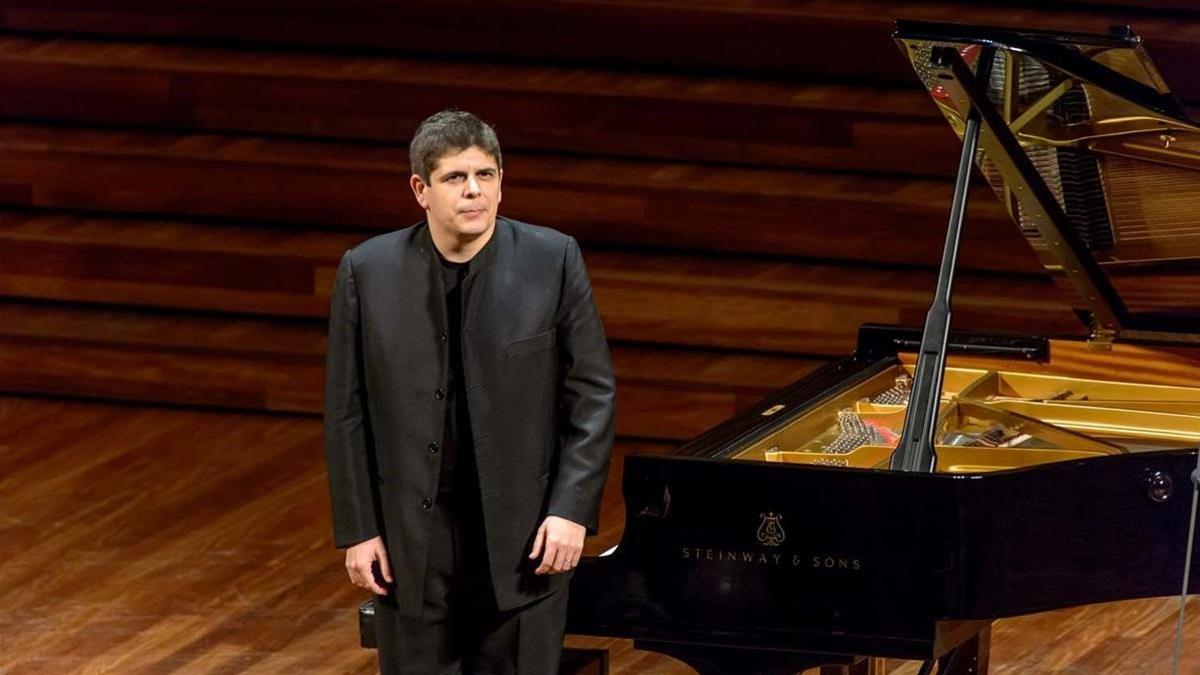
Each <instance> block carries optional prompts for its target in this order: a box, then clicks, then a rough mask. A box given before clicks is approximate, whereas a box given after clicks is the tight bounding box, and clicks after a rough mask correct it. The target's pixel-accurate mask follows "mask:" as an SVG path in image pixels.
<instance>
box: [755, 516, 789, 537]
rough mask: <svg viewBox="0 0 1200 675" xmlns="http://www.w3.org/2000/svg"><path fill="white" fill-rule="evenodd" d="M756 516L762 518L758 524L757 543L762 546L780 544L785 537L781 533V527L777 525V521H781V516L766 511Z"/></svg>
mask: <svg viewBox="0 0 1200 675" xmlns="http://www.w3.org/2000/svg"><path fill="white" fill-rule="evenodd" d="M758 515H759V516H760V517H761V518H762V522H761V523H759V524H758V543H760V544H762V545H763V546H778V545H780V544H782V543H783V540H784V538H785V537H787V535H786V534H784V532H783V525H780V524H779V521H781V520H783V514H780V513H775V512H774V511H768V512H766V513H760V514H758Z"/></svg>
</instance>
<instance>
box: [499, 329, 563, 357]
mask: <svg viewBox="0 0 1200 675" xmlns="http://www.w3.org/2000/svg"><path fill="white" fill-rule="evenodd" d="M557 334H558V331H557V330H556V329H554V328H551V329H550V330H548V331H545V332H542V333H538V334H537V335H531V336H529V337H527V338H521V339H519V340H513V341H512V342H510V343H508V345H506V346H505V347H504V352H505V353H506V354H508V355H509V356H517V355H519V354H528V353H530V352H536V351H540V350H542V349H549V348H550V347H553V346H554V341H555V338H556V337H557Z"/></svg>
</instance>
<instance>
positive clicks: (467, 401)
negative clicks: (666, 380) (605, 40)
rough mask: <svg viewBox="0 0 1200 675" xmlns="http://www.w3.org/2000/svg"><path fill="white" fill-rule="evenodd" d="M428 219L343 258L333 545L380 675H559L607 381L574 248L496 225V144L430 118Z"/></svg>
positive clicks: (607, 403)
mask: <svg viewBox="0 0 1200 675" xmlns="http://www.w3.org/2000/svg"><path fill="white" fill-rule="evenodd" d="M409 159H410V162H411V164H412V171H413V176H412V178H411V181H410V182H411V187H412V190H413V194H414V195H415V196H416V200H417V203H418V204H420V205H421V207H422V208H423V209H424V210H425V220H424V221H423V222H421V223H418V224H416V225H414V226H412V227H408V228H405V229H402V230H397V231H395V232H391V233H388V234H385V235H381V236H377V237H374V238H372V239H369V240H367V241H366V242H363V243H362V244H360V245H358V246H356V247H354V248H353V249H351V250H349V251H347V252H346V253H345V255H343V256H342V260H341V263H340V264H339V266H338V270H337V276H336V279H335V281H334V288H333V297H332V299H331V304H330V317H329V351H328V360H327V376H326V377H327V381H326V391H325V448H326V460H327V463H328V468H329V485H330V493H331V496H332V504H333V523H334V539H335V543H336V545H337V546H338V547H345V548H346V569H347V571H348V573H349V575H350V579H351V581H352V582H353V583H355V584H356V585H358V586H361V587H362V588H365V589H368V590H370V591H372V592H373V593H375V594H376V596H377V601H378V602H377V604H378V607H377V610H376V631H377V637H378V643H379V663H380V670H381V672H383V673H414V674H415V673H420V674H422V675H424V674H433V673H459V672H464V673H521V674H522V675H525V674H540V673H554V672H557V668H558V660H559V655H560V651H561V647H562V635H563V626H564V623H565V618H566V599H567V582H568V581H569V577H570V571H571V570H572V569H573V568H574V567H575V565H576V564H577V563H578V561H579V556H580V553H581V551H582V548H583V539H584V536H585V533H594V532H595V530H596V525H597V517H598V511H599V503H600V494H601V491H602V489H603V484H604V480H605V478H606V477H607V473H608V461H609V455H610V453H611V449H612V439H613V415H614V412H613V407H614V382H613V375H612V365H611V362H610V359H609V353H608V347H607V343H606V341H605V337H604V330H603V327H602V326H601V323H600V317H599V315H598V313H597V311H596V307H595V302H594V300H593V298H592V292H591V285H590V283H589V281H588V276H587V271H586V269H585V267H584V264H583V259H582V256H581V255H580V252H579V246H578V244H577V243H576V242H575V240H574V239H573V238H571V237H568V236H566V235H563V234H561V233H559V232H556V231H554V230H550V229H547V228H542V227H537V226H533V225H528V224H525V223H521V222H518V221H515V220H510V219H508V218H504V217H498V216H497V209H498V206H499V204H500V198H501V191H500V184H501V181H502V179H503V176H504V173H503V170H502V165H501V153H500V146H499V142H498V141H497V139H496V135H495V132H494V131H493V130H492V128H491V127H490V126H488V125H487V124H485V123H484V122H482V121H481V120H479V118H477V117H475V116H474V115H471V114H470V113H466V112H460V111H443V112H440V113H437V114H435V115H433V116H431V117H430V118H428V119H426V120H425V121H424V122H423V123H422V124H421V126H420V127H419V128H418V129H417V132H416V134H415V135H414V137H413V139H412V142H411V144H410V147H409Z"/></svg>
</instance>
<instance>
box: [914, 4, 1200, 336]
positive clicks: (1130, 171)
mask: <svg viewBox="0 0 1200 675" xmlns="http://www.w3.org/2000/svg"><path fill="white" fill-rule="evenodd" d="M893 37H895V39H896V41H897V43H898V44H899V45H900V48H901V50H902V51H903V52H904V54H905V55H906V56H907V57H908V58H909V60H910V61H911V62H912V64H913V67H914V68H915V69H916V71H917V75H918V76H919V77H920V78H921V82H922V83H923V84H924V85H925V87H926V88H927V89H928V91H929V93H930V95H931V96H932V98H933V101H934V103H936V104H937V106H938V108H939V109H940V110H941V111H942V113H943V114H944V115H945V116H946V119H947V120H948V121H949V122H950V125H951V127H953V129H954V130H955V132H956V133H958V135H959V137H960V138H961V137H962V135H963V131H964V129H965V126H966V123H965V119H966V116H967V114H968V113H969V112H970V109H971V103H972V101H977V102H979V103H980V104H981V105H980V116H981V131H980V142H979V151H978V153H977V155H976V164H977V166H978V167H979V168H980V171H981V172H982V174H983V175H984V176H985V177H986V179H987V181H988V183H989V184H990V185H991V187H992V188H993V190H994V191H995V193H996V195H997V196H998V197H999V198H1000V199H1001V201H1002V202H1003V203H1004V204H1005V205H1006V206H1007V208H1008V211H1009V213H1010V215H1012V216H1013V219H1014V221H1016V223H1017V226H1018V227H1019V228H1020V230H1021V233H1022V234H1023V235H1024V236H1025V238H1026V239H1027V240H1028V241H1029V243H1030V244H1031V245H1032V247H1033V249H1034V251H1035V252H1036V254H1037V256H1038V258H1039V259H1040V260H1041V262H1042V264H1043V265H1044V266H1045V268H1046V270H1047V271H1048V272H1049V273H1050V275H1051V277H1052V278H1053V279H1054V280H1055V282H1056V283H1057V284H1058V285H1059V287H1060V288H1062V289H1063V290H1064V291H1066V293H1067V296H1068V299H1069V301H1070V302H1071V305H1072V307H1073V308H1074V309H1075V311H1076V314H1077V315H1078V316H1079V317H1080V318H1081V320H1083V322H1084V323H1085V325H1087V326H1088V328H1089V332H1090V335H1089V337H1090V338H1091V339H1093V340H1097V341H1100V342H1107V341H1110V340H1112V339H1114V338H1117V337H1124V338H1129V339H1142V340H1157V341H1169V342H1196V341H1200V126H1197V124H1196V123H1195V122H1193V121H1191V120H1190V119H1188V117H1187V114H1186V113H1185V112H1184V110H1183V108H1182V106H1180V104H1179V103H1178V101H1177V100H1176V99H1175V97H1174V96H1173V95H1172V94H1171V92H1170V90H1169V89H1168V87H1167V85H1166V83H1165V82H1164V81H1163V78H1162V76H1161V75H1160V74H1159V73H1158V70H1157V69H1156V68H1155V67H1154V64H1153V63H1151V61H1150V58H1149V56H1148V55H1147V54H1146V50H1145V49H1144V48H1143V46H1142V42H1141V40H1140V39H1139V38H1138V37H1137V36H1135V35H1134V34H1133V31H1132V30H1130V29H1128V28H1126V29H1120V30H1114V31H1113V33H1112V34H1110V35H1089V34H1080V33H1055V32H1045V31H1030V30H1015V29H1000V28H992V27H982V26H967V25H960V24H947V23H927V22H918V21H897V22H896V29H895V32H894V33H893ZM989 59H990V62H991V68H990V72H989V71H988V70H987V69H984V70H982V71H981V70H980V69H979V66H980V64H981V63H982V62H984V61H985V60H989ZM979 72H985V73H988V74H987V75H986V81H978V80H977V79H976V77H975V75H976V73H979Z"/></svg>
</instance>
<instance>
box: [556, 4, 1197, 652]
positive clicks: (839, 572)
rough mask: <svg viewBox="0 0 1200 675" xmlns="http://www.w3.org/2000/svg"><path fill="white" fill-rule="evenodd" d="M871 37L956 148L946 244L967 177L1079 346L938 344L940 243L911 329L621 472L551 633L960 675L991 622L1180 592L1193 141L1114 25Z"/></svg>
mask: <svg viewBox="0 0 1200 675" xmlns="http://www.w3.org/2000/svg"><path fill="white" fill-rule="evenodd" d="M894 37H895V39H896V42H897V44H898V45H899V47H900V52H901V53H902V54H903V56H904V57H907V58H908V59H909V60H910V61H911V62H912V64H913V66H914V68H915V69H916V71H917V74H918V75H919V77H920V80H921V82H922V83H923V85H924V86H925V88H926V89H927V90H928V92H929V93H930V95H931V98H932V101H933V103H934V105H936V106H937V107H938V109H939V110H941V112H942V113H943V114H944V115H945V118H946V120H947V122H949V124H950V127H951V128H952V129H953V130H954V132H955V133H957V134H958V135H959V136H960V137H961V138H962V139H963V141H964V148H965V149H964V160H963V164H962V166H960V180H959V190H958V193H957V194H956V199H955V213H954V214H952V218H951V235H954V233H955V224H956V219H957V221H958V223H959V224H960V225H961V220H962V213H963V206H964V204H965V200H966V194H967V193H966V189H965V188H966V182H967V181H966V176H967V175H969V174H970V173H971V172H972V171H973V170H977V171H978V172H979V173H978V174H977V175H982V177H983V178H984V179H985V180H986V181H987V183H988V184H989V185H990V186H991V187H992V189H993V191H994V193H995V195H996V197H998V198H999V199H1000V200H1002V202H1003V203H1004V205H1006V206H1007V208H1008V211H1009V213H1010V214H1011V215H1012V217H1013V220H1014V223H1015V225H1016V227H1018V228H1019V229H1020V231H1021V233H1022V234H1023V235H1024V237H1025V238H1026V239H1027V240H1028V242H1029V244H1030V246H1031V247H1032V248H1033V251H1034V253H1035V255H1036V256H1037V257H1038V259H1039V260H1040V261H1041V262H1042V263H1043V264H1044V266H1045V269H1046V270H1047V272H1048V273H1049V274H1050V276H1051V277H1052V278H1053V279H1054V281H1055V282H1056V284H1057V285H1058V286H1059V287H1060V288H1061V289H1062V290H1063V291H1064V292H1065V293H1066V297H1067V301H1068V302H1070V303H1071V306H1072V307H1073V308H1074V310H1075V313H1076V314H1077V315H1078V317H1079V318H1080V320H1081V326H1080V332H1079V335H1078V336H1062V337H1055V338H1053V339H1049V338H1045V337H1038V336H1028V335H991V334H980V333H970V332H955V331H950V330H948V328H949V325H950V314H949V308H950V290H951V282H952V281H953V269H954V258H955V253H956V251H957V248H956V247H957V242H956V241H952V240H951V239H952V237H951V236H950V235H948V240H947V249H946V255H947V258H946V259H944V260H943V262H942V279H941V282H940V284H939V289H938V296H937V297H936V298H935V300H934V303H933V308H932V309H931V312H930V319H929V321H928V322H927V324H926V327H925V329H924V331H921V330H913V329H903V328H893V327H885V326H864V327H862V329H861V331H860V334H859V340H858V345H857V348H856V350H855V351H854V353H853V354H852V355H851V356H849V357H847V358H845V359H843V360H840V361H837V362H834V363H831V364H829V365H827V366H826V367H824V368H822V369H820V370H818V371H816V372H814V373H813V374H811V375H810V376H808V377H805V378H804V379H802V380H800V381H798V382H795V383H794V384H792V385H790V386H788V387H786V388H785V389H783V390H781V391H778V392H776V393H774V394H772V395H770V396H767V397H766V398H765V399H763V400H762V401H760V402H759V403H757V404H756V405H754V406H751V407H750V408H748V409H746V410H744V411H743V412H741V413H739V414H738V415H736V416H735V417H733V418H731V419H729V420H727V421H725V422H724V423H722V424H720V425H718V426H717V427H715V428H713V429H711V430H710V431H708V432H707V433H705V434H703V435H701V436H700V437H698V438H696V439H694V440H693V441H691V442H689V443H687V444H686V445H684V446H682V447H680V448H679V449H678V450H677V451H675V452H673V453H671V454H668V455H656V456H631V457H628V458H627V459H626V461H625V469H624V481H623V485H622V489H623V491H624V499H625V506H626V523H625V529H624V534H623V537H622V539H621V541H620V543H619V545H617V546H616V547H615V548H614V549H613V550H611V551H609V552H607V553H606V554H604V555H602V556H599V557H595V558H586V559H585V560H584V561H582V563H581V565H580V567H579V569H578V570H577V571H576V573H575V578H574V581H573V583H572V586H571V594H572V597H571V603H570V618H569V621H568V632H571V633H577V634H586V635H601V636H618V637H625V638H633V639H634V641H635V646H636V647H638V648H641V649H649V650H654V651H658V652H661V653H665V654H669V655H672V656H674V657H676V658H679V659H681V660H683V661H685V662H687V663H688V664H690V665H692V666H693V667H694V668H696V669H697V670H698V671H699V672H701V673H704V674H707V673H795V672H797V671H799V670H801V669H805V668H811V667H815V666H822V667H828V668H845V669H846V670H848V671H850V672H862V673H866V672H871V671H872V667H871V665H870V664H871V661H869V660H867V657H886V658H895V659H914V660H919V661H921V662H923V663H922V666H921V668H922V672H924V673H929V672H934V670H935V669H936V672H939V673H942V674H946V673H955V674H962V673H984V672H986V670H987V659H988V643H989V639H990V637H989V626H990V625H991V622H992V621H994V620H996V619H999V618H1003V617H1012V616H1017V615H1022V614H1027V613H1032V612H1041V611H1045V610H1051V609H1056V608H1063V607H1070V606H1076V605H1082V604H1089V603H1100V602H1108V601H1115V600H1123V599H1132V598H1148V597H1156V596H1170V595H1179V594H1180V592H1181V590H1182V584H1183V583H1184V581H1183V579H1184V566H1185V565H1184V563H1185V558H1186V557H1187V555H1188V551H1189V530H1190V529H1191V522H1190V520H1189V516H1190V513H1191V509H1192V502H1193V497H1194V492H1195V484H1194V476H1193V471H1194V470H1195V469H1196V467H1197V451H1196V447H1197V443H1200V383H1197V385H1198V386H1180V383H1179V380H1178V378H1175V377H1174V376H1172V374H1171V366H1170V365H1169V364H1179V365H1183V366H1185V367H1189V368H1192V369H1196V368H1197V367H1200V133H1198V132H1200V127H1197V126H1196V125H1195V124H1194V123H1192V122H1191V121H1190V120H1189V119H1188V118H1187V116H1186V115H1185V113H1184V112H1183V109H1182V108H1181V107H1180V105H1179V104H1178V102H1177V101H1176V100H1175V98H1174V97H1173V96H1172V95H1171V93H1170V91H1169V89H1168V88H1167V85H1166V83H1165V82H1164V81H1163V78H1162V77H1161V76H1160V74H1159V73H1158V71H1157V70H1156V68H1155V67H1154V65H1153V64H1152V62H1151V60H1150V59H1149V57H1148V56H1147V53H1146V51H1145V49H1144V47H1143V45H1142V43H1141V42H1140V40H1139V39H1138V38H1137V37H1136V35H1134V34H1133V32H1132V31H1131V30H1129V29H1120V30H1114V31H1112V32H1111V33H1110V34H1107V35H1084V34H1062V33H1051V32H1038V31H1026V30H1012V29H998V28H991V27H978V26H965V25H957V24H935V23H924V22H907V21H901V22H898V23H897V24H896V29H895V33H894ZM964 174H965V175H964ZM931 225H932V224H931ZM968 226H969V224H968ZM955 237H956V235H955ZM1167 382H1174V384H1167ZM918 407H920V408H921V409H922V410H923V411H924V415H925V418H923V420H922V419H921V418H920V414H921V413H918V412H916V411H917V409H918ZM906 418H911V419H906ZM1192 562H1193V564H1195V563H1197V562H1200V556H1195V555H1193V556H1192ZM1196 576H1200V574H1198V575H1195V576H1193V577H1192V578H1191V581H1190V585H1189V586H1188V590H1189V592H1191V593H1195V592H1197V591H1198V590H1200V582H1198V581H1197V579H1196Z"/></svg>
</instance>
